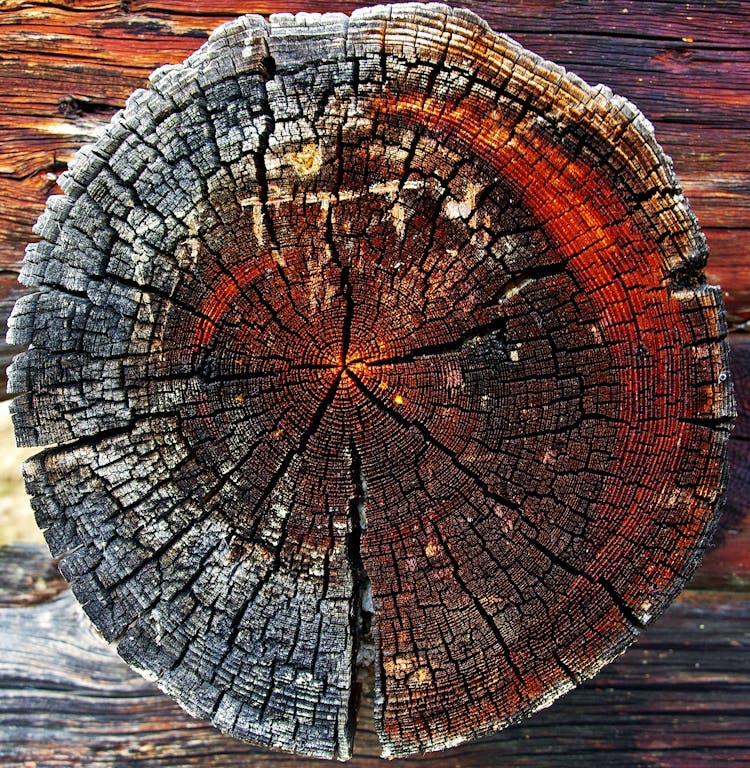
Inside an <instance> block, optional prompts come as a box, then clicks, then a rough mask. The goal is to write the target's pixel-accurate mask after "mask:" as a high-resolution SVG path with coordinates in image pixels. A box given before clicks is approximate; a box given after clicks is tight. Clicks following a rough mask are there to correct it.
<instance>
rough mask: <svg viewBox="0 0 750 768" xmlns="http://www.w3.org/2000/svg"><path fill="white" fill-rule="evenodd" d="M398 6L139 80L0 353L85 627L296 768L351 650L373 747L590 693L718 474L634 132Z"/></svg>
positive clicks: (541, 67) (670, 194)
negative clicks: (25, 349)
mask: <svg viewBox="0 0 750 768" xmlns="http://www.w3.org/2000/svg"><path fill="white" fill-rule="evenodd" d="M410 12H411V9H409V8H406V9H404V8H401V9H399V10H398V11H393V12H392V15H393V17H394V18H393V19H391V18H390V17H389V16H385V15H383V14H384V12H383V11H375V12H371V13H363V14H360V15H359V16H357V17H356V18H355V19H354V20H352V22H348V21H347V20H346V18H345V17H342V16H329V17H324V18H323V19H321V20H316V19H312V18H308V19H302V18H300V19H298V20H297V22H295V21H294V20H293V19H292V18H291V17H279V18H276V19H275V20H274V21H273V23H272V24H271V25H270V26H269V25H268V24H267V23H266V22H264V21H263V20H261V19H260V18H258V17H255V18H245V19H242V20H240V21H238V22H236V23H234V24H233V25H230V26H229V27H226V28H224V29H223V30H222V31H221V32H220V33H218V34H216V35H215V36H214V37H213V38H212V42H211V44H210V45H209V46H208V47H207V48H204V49H202V51H201V52H199V53H198V54H195V55H194V56H193V57H191V59H190V60H189V61H188V63H187V65H186V66H185V67H181V68H180V67H178V68H168V69H164V70H161V71H160V72H159V73H158V74H157V75H156V76H155V77H154V78H153V90H152V91H150V92H148V93H146V92H139V93H137V94H136V95H135V96H134V97H133V98H131V100H130V102H129V106H128V108H127V109H126V111H125V113H124V114H123V115H121V116H119V117H118V118H117V119H116V121H115V123H114V124H113V127H111V128H110V129H109V130H108V131H107V132H106V133H105V134H104V135H103V137H102V138H101V139H100V140H99V141H98V142H97V144H96V146H95V147H94V148H93V149H89V150H87V151H85V152H84V153H82V154H81V155H80V156H79V159H78V161H77V163H76V165H75V167H74V168H73V169H72V170H71V172H69V173H68V174H66V175H65V176H64V177H63V179H61V181H60V183H61V185H62V186H63V188H64V189H65V191H66V192H67V194H68V196H67V197H66V198H63V197H59V198H54V199H52V200H51V202H50V204H49V208H48V211H47V213H46V214H45V216H44V217H43V218H42V219H41V220H40V222H39V224H38V227H37V233H38V234H39V235H40V236H41V238H42V242H41V243H40V244H39V245H36V246H33V247H32V248H31V249H30V251H29V256H28V259H27V262H26V265H25V267H24V271H23V279H24V281H25V282H26V283H27V284H29V285H31V286H33V287H39V288H41V289H42V290H41V292H39V293H36V294H32V295H31V296H30V297H28V299H24V300H22V301H21V302H19V304H18V306H17V310H16V314H15V316H14V322H13V325H12V340H13V341H15V342H17V343H19V344H27V343H31V344H32V349H31V350H30V352H29V353H27V354H26V355H24V356H23V357H22V358H20V359H19V361H18V363H17V364H16V366H15V367H14V369H13V374H12V376H11V384H12V387H13V389H14V390H15V391H18V392H23V393H27V394H22V395H21V396H20V397H19V399H18V401H17V402H16V404H15V406H14V407H15V411H16V424H17V429H18V434H19V437H20V439H21V440H22V441H24V442H27V443H30V444H39V445H45V444H51V443H52V444H54V443H57V444H60V445H61V447H60V448H55V449H51V450H50V451H48V452H46V453H45V454H43V455H42V456H41V457H40V458H39V459H38V460H35V461H33V462H31V464H30V465H29V469H28V477H29V487H30V489H31V491H32V493H33V494H34V496H35V505H36V509H37V515H38V519H39V521H40V524H41V525H42V527H43V528H45V529H46V533H47V538H48V542H49V543H50V546H51V548H52V550H53V554H55V555H56V556H57V557H60V558H62V559H61V568H62V570H63V573H64V574H65V575H66V576H67V577H68V578H69V579H71V580H72V581H73V582H74V592H75V593H76V595H77V597H78V598H79V600H81V602H82V603H83V604H84V607H85V608H86V611H87V612H88V613H89V615H90V616H91V617H92V619H93V620H94V621H95V623H96V624H97V626H98V627H99V628H100V630H101V631H102V632H103V634H104V635H105V637H107V638H108V639H109V640H112V641H117V642H118V643H119V646H118V648H119V652H120V653H121V655H123V657H124V658H126V659H127V660H128V661H130V662H131V663H132V664H133V665H134V666H135V667H137V668H139V669H141V670H143V671H144V672H145V673H146V674H147V675H149V676H150V677H152V678H154V679H156V680H157V681H158V683H159V685H160V686H162V687H163V688H164V689H165V690H167V691H168V692H170V693H171V694H172V695H174V696H175V697H177V698H178V700H180V701H181V702H182V703H183V705H184V706H186V707H187V708H188V709H189V710H190V711H192V712H194V713H196V714H198V715H200V716H203V717H207V718H210V719H212V720H213V721H214V722H215V723H216V724H217V725H218V726H219V727H220V728H223V729H225V730H227V731H229V732H231V733H233V734H234V735H237V736H240V737H243V738H247V739H250V740H252V741H255V742H258V743H261V744H266V745H270V746H277V747H283V748H285V749H291V750H296V751H299V752H302V753H308V754H317V755H324V756H338V757H346V756H348V755H349V751H350V742H351V737H352V733H353V728H354V713H355V711H356V709H357V697H358V690H359V687H360V685H359V683H358V682H357V679H356V678H357V669H358V664H359V661H360V660H362V659H364V658H369V657H371V656H372V655H374V657H375V691H374V698H375V715H374V722H375V725H376V729H377V731H378V735H379V737H380V739H381V742H382V744H383V750H384V753H385V754H388V755H404V754H409V753H411V752H413V751H418V750H424V749H437V748H442V747H445V746H448V745H452V744H455V743H458V742H459V741H461V740H464V739H466V738H470V737H475V736H479V735H482V734H484V733H487V732H489V731H492V730H495V729H496V728H498V727H500V726H502V725H505V724H508V723H509V722H512V721H514V720H515V719H516V718H517V717H518V716H519V715H520V714H523V713H526V712H530V711H533V710H534V709H537V708H539V707H540V706H543V705H545V704H547V703H549V701H551V699H552V698H554V697H556V696H557V695H559V694H560V693H562V692H564V691H565V690H567V689H569V688H570V687H572V685H574V684H576V683H578V682H579V681H580V680H581V679H585V678H586V677H589V676H590V675H591V674H593V673H594V672H596V670H597V669H598V668H599V667H600V666H601V665H602V664H604V663H606V662H607V661H608V660H610V659H611V658H613V657H614V656H616V655H617V654H618V653H619V652H620V651H621V650H622V649H623V648H624V647H626V645H627V644H628V643H629V642H631V641H632V639H633V638H634V637H635V635H636V634H637V633H638V631H639V630H640V629H641V628H642V627H643V625H644V624H645V623H648V622H649V621H650V619H651V618H652V617H653V616H654V615H656V614H658V613H659V612H660V611H661V610H663V608H664V607H665V606H666V605H667V604H668V602H669V601H670V600H671V599H672V597H673V596H674V595H675V593H676V592H677V591H678V589H679V588H680V586H681V585H682V583H683V581H684V579H685V578H686V577H687V576H688V575H689V574H690V573H691V571H692V569H693V567H694V564H695V562H696V558H697V556H698V554H699V552H700V550H701V548H702V546H703V544H704V542H705V539H706V536H707V535H708V532H709V531H710V528H711V526H712V521H713V517H714V507H715V505H716V500H717V498H718V494H719V493H720V489H721V486H722V482H723V469H722V456H723V451H724V445H725V443H726V440H727V422H728V419H729V417H730V415H731V412H732V406H731V398H730V397H729V394H728V391H727V384H726V381H727V375H726V370H725V367H726V366H725V354H726V350H725V344H724V342H723V338H724V336H725V329H724V327H723V324H722V320H721V318H720V299H719V297H718V293H717V292H716V291H713V290H711V289H709V288H708V287H706V285H705V284H704V283H703V281H702V275H701V269H702V267H703V262H704V258H705V246H704V243H703V240H702V237H701V236H700V233H699V232H698V230H697V227H696V224H695V221H694V219H693V218H692V216H691V214H690V212H689V211H688V209H687V208H686V206H685V205H684V203H683V201H682V198H681V195H680V190H679V186H678V184H677V182H676V180H675V179H674V177H673V175H672V173H671V171H670V169H669V167H668V165H667V164H666V162H665V160H664V158H663V155H662V154H661V151H660V150H659V148H658V147H657V146H656V144H655V143H654V141H653V139H652V136H651V133H650V127H649V126H648V124H647V123H646V122H645V121H644V120H643V119H642V118H641V116H640V115H639V114H638V113H637V111H635V110H634V109H633V108H632V106H631V105H629V104H628V103H627V102H625V101H624V100H622V99H618V98H617V97H612V96H611V94H610V93H608V92H607V91H606V90H604V89H593V90H592V89H588V88H587V87H586V86H585V85H584V84H583V83H581V82H580V81H579V80H577V79H575V78H572V77H567V76H563V75H562V73H561V72H560V71H559V70H556V69H555V68H553V67H550V66H548V65H546V64H544V63H543V62H541V61H540V60H538V59H536V58H535V57H533V56H532V55H530V54H528V53H525V52H522V51H521V50H520V49H518V48H517V47H515V46H514V45H513V44H512V43H510V42H508V41H507V40H505V39H502V38H496V37H494V36H492V35H490V33H489V32H487V31H486V30H485V29H483V28H482V27H481V25H479V24H478V22H476V20H475V19H474V17H472V16H470V15H466V14H460V13H459V14H446V12H445V11H444V10H443V9H439V8H432V9H430V10H429V11H424V12H423V16H422V22H423V25H422V26H420V30H421V32H420V35H419V36H418V37H417V38H416V39H414V30H413V22H412V19H411V17H410V16H409V14H410ZM446 29H449V30H450V33H451V34H450V36H448V35H446ZM467 57H468V58H469V61H470V62H472V63H471V65H470V66H469V68H468V69H467V64H466V61H467ZM548 83H552V85H548ZM498 105H500V108H499V107H498ZM612 136H615V137H617V141H616V142H612V141H610V137H612ZM363 137H366V141H363ZM363 174H364V175H363ZM576 220H577V221H578V222H579V224H578V226H577V227H571V222H572V221H576ZM248 253H252V254H254V256H253V258H252V259H248V257H247V256H248ZM459 253H460V254H461V258H460V259H459V258H458V254H459ZM302 509H304V514H301V510H302ZM657 511H658V514H657ZM623 551H624V555H623V554H622V552H623ZM371 621H372V634H371V633H370V629H371V627H370V622H371Z"/></svg>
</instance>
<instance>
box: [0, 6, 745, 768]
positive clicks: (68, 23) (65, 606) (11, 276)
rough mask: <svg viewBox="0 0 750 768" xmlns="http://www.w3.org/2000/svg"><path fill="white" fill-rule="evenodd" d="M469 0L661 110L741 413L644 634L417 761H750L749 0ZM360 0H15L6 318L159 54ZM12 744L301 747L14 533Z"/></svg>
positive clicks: (80, 760)
mask: <svg viewBox="0 0 750 768" xmlns="http://www.w3.org/2000/svg"><path fill="white" fill-rule="evenodd" d="M458 4H459V5H465V6H466V7H471V8H472V9H473V10H475V11H476V12H477V13H479V14H480V15H482V16H483V17H484V18H485V19H486V20H487V21H488V22H489V23H490V24H491V25H492V26H493V28H494V29H496V30H497V31H503V32H506V33H508V34H510V35H511V36H513V37H515V38H516V39H517V40H518V41H519V42H521V43H522V44H524V45H526V46H527V47H529V48H531V49H533V50H535V51H536V52H538V53H539V54H541V55H543V56H546V57H548V58H551V59H553V60H554V61H557V62H558V63H560V64H563V65H565V66H566V67H568V68H569V69H571V70H573V71H575V72H576V73H578V74H579V75H581V76H582V77H583V78H584V79H586V80H588V81H589V82H592V83H594V82H605V83H607V84H608V85H609V86H611V87H612V88H613V90H614V91H615V92H617V93H620V94H622V95H624V96H626V97H628V98H630V99H631V100H632V101H634V102H635V103H636V104H637V105H638V106H639V107H640V108H641V110H642V111H643V112H644V113H645V114H646V116H647V117H648V118H649V119H650V120H651V121H652V122H653V123H654V125H655V129H656V135H657V138H658V139H659V141H660V142H661V144H662V145H663V146H664V148H665V150H666V151H667V153H668V154H669V155H671V157H672V158H673V160H674V164H675V167H676V170H677V173H678V175H679V177H680V179H681V181H682V183H683V186H684V189H685V192H686V195H687V196H688V199H689V201H690V203H691V205H692V207H693V209H694V211H695V212H696V214H697V216H698V218H699V220H700V221H701V223H702V226H703V228H704V231H705V232H706V236H707V238H708V242H709V246H710V249H711V260H710V262H709V267H708V269H707V276H708V278H709V280H710V281H712V282H715V283H719V284H721V285H722V287H723V289H724V295H725V300H726V304H727V311H728V319H729V323H730V328H731V329H732V331H733V333H732V335H731V337H730V338H731V341H732V345H733V350H734V354H733V360H732V368H733V372H734V376H735V387H736V390H737V394H738V398H739V401H740V406H741V418H740V420H739V423H738V426H737V428H736V429H735V432H734V435H733V437H732V440H731V441H730V460H731V463H732V467H733V471H732V477H731V480H730V489H729V499H728V505H727V507H728V508H727V513H726V514H725V518H724V524H723V528H722V531H721V532H720V535H719V543H718V545H717V548H716V549H715V551H714V552H712V553H711V554H709V556H708V557H707V559H706V562H705V564H704V566H703V568H702V569H701V571H700V572H699V574H698V576H697V577H696V579H695V580H694V581H693V583H692V585H691V587H690V589H689V590H688V591H686V592H685V593H684V594H683V596H682V597H680V598H679V599H678V601H677V602H676V603H675V605H674V606H673V607H672V608H671V609H670V611H669V612H668V613H667V614H666V615H665V616H664V617H663V618H662V619H661V620H660V621H659V622H658V623H657V624H656V625H655V626H654V628H653V629H651V630H650V631H649V632H648V633H646V634H645V635H644V637H643V639H642V640H641V641H640V642H639V643H638V646H637V647H636V648H634V649H633V650H631V651H630V652H629V653H627V654H626V655H625V656H623V657H622V658H621V659H620V660H619V661H617V662H615V664H613V665H612V666H610V667H608V668H607V669H606V670H605V671H604V672H603V673H602V675H600V676H599V677H598V678H597V679H596V680H595V681H593V682H592V683H590V684H588V685H586V686H584V687H583V688H582V689H580V690H579V691H576V692H574V693H572V694H570V695H569V696H568V697H566V698H565V699H564V700H563V701H561V702H559V703H558V704H556V705H555V706H554V707H552V708H551V709H550V710H547V711H545V712H543V713H540V714H539V715H538V716H536V717H535V718H533V719H532V720H530V721H528V723H526V724H524V725H522V726H518V727H515V728H511V729H508V730H506V731H503V732H502V733H500V734H498V735H497V736H495V737H492V738H490V739H485V740H483V741H481V742H478V743H476V744H472V745H466V746H464V747H461V748H459V749H457V750H454V751H451V752H448V753H445V754H442V755H433V756H429V757H426V758H423V759H421V760H409V761H397V762H398V763H399V764H403V765H411V764H414V765H417V764H420V765H421V764H423V763H424V764H427V765H433V766H440V767H441V768H443V767H445V768H448V766H451V768H468V767H469V766H483V765H496V764H498V765H499V764H507V765H512V766H539V765H544V766H552V767H553V768H554V766H566V765H576V766H581V765H589V764H595V763H596V762H599V761H601V762H602V764H604V765H607V766H684V767H690V766H715V765H719V764H721V765H726V764H731V765H744V766H750V653H748V646H749V645H750V608H748V601H747V591H748V588H750V556H749V555H748V552H749V551H750V535H749V534H748V530H747V528H748V526H747V520H748V502H749V496H750V493H749V490H748V489H749V488H750V416H748V414H750V407H749V406H750V402H748V400H750V398H749V397H748V394H749V393H750V334H747V333H746V332H747V331H749V330H750V131H748V126H749V125H750V3H748V2H727V1H721V2H691V3H686V2H671V1H669V0H640V1H638V2H629V1H625V2H609V1H607V2H603V1H602V2H585V1H584V0H557V1H554V0H524V1H523V2H514V1H513V0H508V2H502V3H500V2H497V3H495V2H486V1H480V2H473V3H458ZM356 5H358V3H352V2H322V1H320V0H311V1H309V2H296V3H290V4H289V5H284V4H281V3H279V2H276V0H263V1H262V2H252V0H250V2H239V0H207V1H206V2H202V3H194V2H191V1H190V0H172V1H171V2H167V0H122V1H121V2H110V1H108V0H53V1H51V2H44V1H42V2H34V1H33V0H0V321H2V322H4V319H5V317H6V316H7V311H8V309H9V307H10V306H11V304H12V301H13V299H14V298H15V296H17V295H18V293H19V288H18V286H17V284H16V282H15V276H16V274H17V272H18V266H19V262H20V260H21V258H22V257H23V249H24V246H25V244H26V243H27V242H28V241H29V240H30V239H33V236H32V234H31V225H32V223H33V222H34V220H35V219H36V217H37V216H38V214H39V213H40V212H41V210H42V208H43V204H44V200H45V198H46V196H47V195H48V194H51V193H55V192H58V193H59V190H58V189H57V188H56V184H55V180H56V178H57V176H58V175H59V173H60V172H61V171H62V170H64V168H65V166H66V163H67V162H68V160H70V159H71V158H72V156H73V154H74V152H75V150H76V149H77V148H78V147H79V146H80V145H81V144H83V143H86V142H91V141H92V140H94V139H95V138H96V136H97V135H98V134H99V132H100V131H101V130H102V127H103V125H104V124H105V123H106V122H107V121H108V120H109V119H110V117H111V116H112V114H113V113H114V112H115V111H116V110H117V109H118V108H120V107H122V105H123V104H124V101H125V99H126V98H127V96H128V94H129V93H131V92H132V91H133V90H134V89H135V88H138V87H142V86H143V85H145V83H146V78H147V76H148V74H149V72H151V71H152V70H153V69H154V68H156V67H157V66H160V65H162V64H167V63H175V62H179V61H181V60H182V59H183V58H185V56H187V55H188V54H189V53H191V52H192V51H193V50H194V49H195V48H197V47H198V46H199V45H200V44H201V43H202V41H203V40H204V39H205V38H206V36H207V34H208V32H209V31H210V30H211V29H213V28H214V27H215V26H217V25H218V24H220V23H221V22H223V21H225V20H228V19H230V18H232V17H234V16H236V15H238V14H240V13H246V12H257V13H271V12H276V11H282V10H284V11H286V10H291V11H297V10H307V11H325V10H343V11H349V10H351V9H352V8H353V7H355V6H356ZM196 7H199V10H196ZM11 352H12V350H8V349H7V348H4V349H0V356H4V359H5V360H7V358H8V355H9V354H10V353H11ZM3 362H4V361H3V360H0V364H2V363H3ZM360 736H361V738H360V739H359V742H358V755H357V757H355V759H354V761H353V765H355V766H357V768H359V767H360V766H371V765H374V764H375V762H376V758H375V757H374V755H375V754H376V753H377V749H376V743H375V737H374V733H373V730H372V725H371V720H369V719H368V718H367V716H366V715H365V716H364V722H363V724H362V727H361V734H360ZM313 763H314V761H312V762H311V763H310V764H311V765H312V764H313ZM0 764H1V765H3V766H6V765H7V766H31V765H34V766H60V767H62V766H69V765H83V766H118V768H127V767H129V766H139V767H141V766H157V765H158V766H186V765H201V766H209V767H213V766H240V765H242V766H256V765H261V764H262V765H278V766H291V765H301V764H302V761H299V760H295V759H293V758H290V757H286V756H282V755H271V754H269V753H264V752H262V751H260V750H254V749H252V748H250V747H247V746H246V745H243V744H241V743H239V742H235V741H231V740H229V739H226V738H224V737H221V736H220V735H218V734H216V733H215V732H214V731H213V730H212V729H210V728H208V727H206V726H205V725H203V724H201V723H198V722H196V721H192V720H191V719H190V718H188V717H187V716H186V715H184V714H182V713H181V712H180V711H179V710H178V709H177V708H176V706H175V705H173V704H172V703H171V702H170V701H169V700H167V699H165V698H164V697H163V696H161V695H160V694H158V693H157V692H156V691H155V690H154V689H153V687H152V686H150V685H149V684H147V683H145V682H144V681H142V680H141V679H140V678H138V677H137V676H135V675H134V674H133V673H132V672H130V671H129V670H128V669H127V667H125V666H124V665H123V664H122V662H120V661H119V660H118V658H117V657H116V655H114V654H113V652H112V651H110V650H109V649H108V648H106V647H105V646H104V645H102V643H101V642H100V641H99V640H98V639H96V638H94V637H93V636H92V635H91V634H90V631H89V630H88V629H87V628H86V625H85V624H84V623H83V620H82V619H81V616H80V613H79V611H78V609H77V607H76V605H75V603H74V601H73V599H72V597H71V596H70V595H69V593H68V592H67V591H65V590H64V588H63V585H62V584H60V583H59V582H57V581H56V580H55V578H54V576H53V571H51V570H50V563H49V560H48V559H47V558H46V556H45V554H44V552H43V551H42V550H40V549H35V550H34V549H32V550H27V549H23V548H21V549H19V548H15V549H8V550H4V551H1V552H0ZM314 764H316V765H317V763H314Z"/></svg>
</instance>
